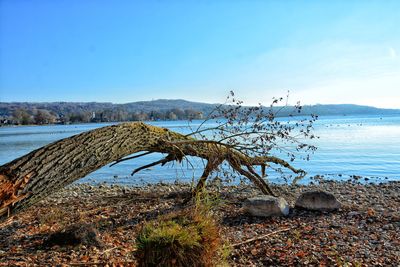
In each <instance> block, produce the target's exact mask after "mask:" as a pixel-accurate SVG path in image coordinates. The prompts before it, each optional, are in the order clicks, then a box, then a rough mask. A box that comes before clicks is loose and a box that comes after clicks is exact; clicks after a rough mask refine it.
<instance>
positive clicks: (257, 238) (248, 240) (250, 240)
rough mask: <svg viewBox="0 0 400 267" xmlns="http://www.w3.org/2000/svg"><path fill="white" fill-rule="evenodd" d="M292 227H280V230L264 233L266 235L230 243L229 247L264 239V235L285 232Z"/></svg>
mask: <svg viewBox="0 0 400 267" xmlns="http://www.w3.org/2000/svg"><path fill="white" fill-rule="evenodd" d="M292 229H293V227H292V228H285V229H281V230H278V231H275V232H272V233H268V234H266V235H262V236H257V237H253V238H250V239H247V240H245V241H242V242H239V243H235V244H232V245H231V247H238V246H241V245H243V244H247V243H251V242H253V241H256V240H260V239H264V238H266V237H269V236H271V235H275V234H277V233H281V232H287V231H289V230H292Z"/></svg>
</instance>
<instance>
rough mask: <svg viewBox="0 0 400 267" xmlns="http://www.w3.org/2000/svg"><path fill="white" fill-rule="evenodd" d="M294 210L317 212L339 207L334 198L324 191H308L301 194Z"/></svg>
mask: <svg viewBox="0 0 400 267" xmlns="http://www.w3.org/2000/svg"><path fill="white" fill-rule="evenodd" d="M295 207H296V208H301V209H307V210H317V211H332V210H337V209H339V208H340V207H341V204H340V202H339V201H337V199H336V197H335V196H334V195H333V194H331V193H328V192H325V191H309V192H304V193H302V194H301V195H300V196H299V197H298V198H297V200H296V204H295Z"/></svg>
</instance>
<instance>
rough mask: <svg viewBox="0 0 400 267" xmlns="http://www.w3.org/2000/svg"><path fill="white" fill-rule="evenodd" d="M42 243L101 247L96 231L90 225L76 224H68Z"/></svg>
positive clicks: (49, 245)
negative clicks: (68, 225)
mask: <svg viewBox="0 0 400 267" xmlns="http://www.w3.org/2000/svg"><path fill="white" fill-rule="evenodd" d="M44 245H45V246H48V247H51V246H56V245H58V246H77V245H86V246H95V247H102V246H103V242H102V241H101V240H100V239H99V233H98V231H97V230H96V229H95V228H93V227H92V226H90V225H86V224H78V225H73V226H70V227H68V228H66V229H64V230H62V231H60V232H55V233H53V234H51V235H50V236H49V237H48V238H47V239H46V240H45V241H44Z"/></svg>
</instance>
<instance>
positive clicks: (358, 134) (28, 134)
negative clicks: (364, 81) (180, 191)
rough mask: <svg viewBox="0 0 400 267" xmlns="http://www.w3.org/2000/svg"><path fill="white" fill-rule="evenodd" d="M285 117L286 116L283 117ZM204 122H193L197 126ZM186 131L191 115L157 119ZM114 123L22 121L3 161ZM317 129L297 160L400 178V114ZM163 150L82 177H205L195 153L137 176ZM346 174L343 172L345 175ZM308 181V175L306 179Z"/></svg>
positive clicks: (2, 144) (5, 134) (325, 169)
mask: <svg viewBox="0 0 400 267" xmlns="http://www.w3.org/2000/svg"><path fill="white" fill-rule="evenodd" d="M281 120H284V119H281ZM199 123H200V122H199V121H197V122H196V121H195V122H193V123H192V124H191V126H192V127H193V128H195V127H196V126H197V125H198V124H199ZM151 124H154V125H157V126H161V127H167V128H170V129H172V130H174V131H177V132H181V133H188V132H190V129H189V128H188V123H187V122H186V121H164V122H151ZM106 125H110V124H104V123H103V124H81V125H55V126H20V127H2V128H0V164H4V163H6V162H9V161H11V160H13V159H15V158H17V157H19V156H22V155H24V154H26V153H28V152H30V151H32V150H34V149H36V148H39V147H41V146H44V145H46V144H49V143H51V142H54V141H57V140H59V139H62V138H66V137H69V136H72V135H75V134H78V133H81V132H83V131H88V130H91V129H95V128H98V127H103V126H106ZM314 126H315V131H316V134H317V135H318V136H320V138H319V139H318V140H315V141H313V143H314V144H315V145H316V146H317V147H318V150H317V151H316V152H315V154H314V155H312V156H311V159H310V161H303V160H296V161H295V162H294V163H293V165H294V166H296V167H298V168H302V169H304V170H306V171H307V172H308V175H307V177H310V176H314V175H317V174H319V175H326V174H330V175H334V177H336V178H337V179H345V177H348V176H349V175H360V176H364V177H365V176H367V177H381V178H385V177H387V180H399V178H400V173H399V170H400V142H399V137H400V117H399V116H394V117H390V116H385V117H379V116H340V117H339V116H332V117H320V118H319V120H318V121H317V122H316V123H315V125H314ZM161 157H162V155H160V154H158V155H157V154H151V155H148V156H146V157H142V158H138V159H135V160H132V161H126V162H122V163H120V164H118V165H115V166H113V167H111V168H110V167H108V166H105V167H103V168H101V169H99V170H97V171H96V172H94V173H91V174H90V175H88V176H87V177H85V178H84V179H82V180H81V181H92V180H94V181H96V182H102V181H106V182H111V183H114V182H116V183H133V184H137V183H143V182H157V181H164V182H172V181H175V180H180V181H190V180H192V179H193V178H197V177H199V175H200V174H201V172H202V168H203V166H204V163H203V162H202V161H201V160H197V159H190V164H191V165H193V167H194V168H193V167H192V166H191V165H190V164H189V163H187V162H183V164H182V165H180V164H176V163H175V164H174V165H173V164H170V165H168V166H164V167H159V166H156V167H154V168H153V169H151V170H148V171H143V172H140V173H138V174H136V175H135V176H133V177H131V176H130V173H131V171H132V170H133V169H135V168H136V167H139V166H141V165H144V164H146V163H149V162H152V161H155V160H158V159H160V158H161ZM339 175H342V176H339ZM269 177H270V179H271V180H273V181H277V182H278V181H279V180H280V179H279V176H278V175H277V174H274V173H271V174H270V176H269ZM305 181H307V179H305Z"/></svg>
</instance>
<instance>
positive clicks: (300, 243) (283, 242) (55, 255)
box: [0, 181, 400, 266]
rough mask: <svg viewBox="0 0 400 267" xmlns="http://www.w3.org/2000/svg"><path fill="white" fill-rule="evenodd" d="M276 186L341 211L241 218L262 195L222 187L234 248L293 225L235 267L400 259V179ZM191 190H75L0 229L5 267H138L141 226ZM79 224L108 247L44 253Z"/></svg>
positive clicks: (250, 250)
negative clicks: (313, 194) (328, 197)
mask: <svg viewBox="0 0 400 267" xmlns="http://www.w3.org/2000/svg"><path fill="white" fill-rule="evenodd" d="M214 188H215V187H214ZM273 188H274V189H275V192H276V193H277V194H278V195H280V196H283V197H284V198H285V199H286V200H287V201H288V203H289V205H290V206H291V207H293V204H294V201H295V198H296V197H297V196H298V195H299V194H300V192H303V191H307V190H325V191H328V192H331V193H333V194H334V195H335V196H336V197H337V199H338V200H339V201H340V202H341V203H342V208H341V209H340V210H338V211H336V212H332V213H324V212H310V211H304V210H297V209H293V208H291V210H290V213H289V216H287V217H273V218H258V217H250V216H249V215H247V214H244V213H243V210H242V207H241V206H242V202H243V201H244V200H245V199H246V198H248V197H251V196H254V195H258V194H259V193H260V192H259V191H258V190H257V189H255V188H254V187H253V186H252V185H239V186H222V187H221V188H220V190H219V191H220V196H219V199H220V200H221V201H222V204H221V205H220V206H217V207H216V208H215V209H214V213H215V215H216V217H217V219H218V221H219V223H220V229H221V234H222V237H223V239H224V240H226V241H228V242H229V243H231V244H234V243H238V242H242V241H244V240H247V239H249V238H253V237H257V236H261V235H264V234H268V233H271V232H275V231H279V230H282V229H284V228H288V227H293V230H290V231H289V232H280V233H277V234H274V235H272V236H270V237H268V239H261V240H258V241H255V242H252V243H249V244H243V245H242V246H239V247H235V248H234V249H232V250H231V253H230V256H229V258H228V260H229V264H230V265H232V266H262V265H276V266H290V265H300V266H307V265H318V264H319V265H322V266H326V265H328V266H329V265H333V264H339V263H341V264H342V265H343V264H345V263H347V264H353V265H350V266H354V265H357V264H361V265H377V266H387V265H389V266H393V265H394V266H396V264H398V262H399V261H400V211H399V207H398V203H400V181H397V182H388V183H382V184H373V185H371V184H366V185H362V184H356V183H350V182H330V181H329V182H322V183H321V184H319V185H315V184H314V185H295V186H289V185H273ZM189 189H190V185H189V184H184V183H180V184H154V185H146V186H120V185H111V186H109V185H89V184H73V185H70V186H68V187H66V188H64V189H62V190H61V191H59V192H57V193H55V194H53V195H52V196H51V197H48V198H46V199H45V200H42V201H40V202H39V203H37V204H36V205H35V206H34V207H32V208H31V209H29V210H27V211H26V212H25V213H21V214H19V215H17V216H16V217H15V218H14V221H13V222H11V223H9V224H8V225H6V226H3V227H1V228H0V239H1V240H5V242H1V243H0V266H7V265H16V266H27V265H29V266H31V265H33V266H34V265H37V266H43V265H57V264H59V266H63V265H62V264H66V265H64V266H68V264H73V263H80V264H83V263H85V262H87V263H93V262H99V264H98V266H104V264H106V263H117V262H125V263H126V264H127V265H123V266H135V263H134V262H135V257H134V253H133V251H134V250H135V236H136V234H137V232H138V230H139V229H140V226H141V223H143V222H144V221H148V220H151V219H155V218H157V216H159V215H161V214H166V213H168V212H171V211H174V210H177V209H180V208H182V200H183V198H184V197H185V196H186V195H187V194H188V193H189V192H190V191H189ZM210 191H211V192H212V191H213V190H211V188H210ZM78 221H80V222H85V223H90V224H92V225H95V226H96V228H97V229H98V230H99V232H100V239H101V240H102V241H103V242H104V243H105V248H102V249H97V248H91V247H85V246H81V247H76V248H65V247H53V248H51V249H46V248H43V246H42V244H43V241H44V240H45V239H46V237H48V235H49V234H50V233H52V232H54V231H57V230H61V229H64V228H65V227H67V226H68V225H71V224H73V223H75V222H78ZM83 265H84V264H83ZM92 266H93V265H92Z"/></svg>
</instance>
